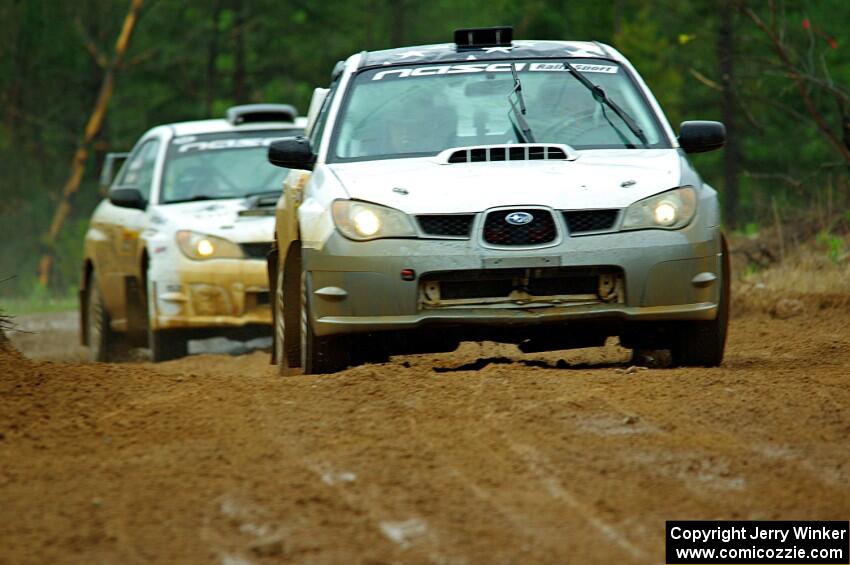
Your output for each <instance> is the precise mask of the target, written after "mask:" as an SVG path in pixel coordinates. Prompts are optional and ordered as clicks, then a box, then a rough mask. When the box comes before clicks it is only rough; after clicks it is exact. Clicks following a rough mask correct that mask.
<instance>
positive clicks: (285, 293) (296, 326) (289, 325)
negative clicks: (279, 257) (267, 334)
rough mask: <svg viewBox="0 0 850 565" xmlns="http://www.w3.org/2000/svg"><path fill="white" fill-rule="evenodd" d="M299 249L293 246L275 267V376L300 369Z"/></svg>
mask: <svg viewBox="0 0 850 565" xmlns="http://www.w3.org/2000/svg"><path fill="white" fill-rule="evenodd" d="M300 318H301V248H300V247H298V246H294V247H293V249H292V250H291V251H290V252H289V253H288V254H287V257H286V261H285V262H284V264H280V263H279V264H278V271H277V277H276V278H275V293H274V326H275V327H274V340H275V343H274V352H275V364H276V365H277V369H278V373H279V374H281V375H283V376H288V375H292V374H295V373H297V369H298V368H299V367H301V320H300Z"/></svg>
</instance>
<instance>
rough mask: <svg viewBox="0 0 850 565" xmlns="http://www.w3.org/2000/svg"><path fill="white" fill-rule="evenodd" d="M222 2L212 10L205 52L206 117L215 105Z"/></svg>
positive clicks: (218, 2) (219, 0)
mask: <svg viewBox="0 0 850 565" xmlns="http://www.w3.org/2000/svg"><path fill="white" fill-rule="evenodd" d="M221 9H222V2H221V0H218V1H217V2H216V3H215V7H214V8H213V13H212V19H211V21H210V24H211V25H212V30H211V34H210V42H209V48H208V50H207V84H206V96H205V97H204V107H205V108H206V115H207V116H212V112H213V104H214V103H215V91H216V83H217V82H218V69H217V68H216V61H217V60H218V26H219V25H220V23H221Z"/></svg>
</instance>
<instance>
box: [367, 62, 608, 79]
mask: <svg viewBox="0 0 850 565" xmlns="http://www.w3.org/2000/svg"><path fill="white" fill-rule="evenodd" d="M573 67H574V68H575V69H576V70H577V71H579V72H582V73H605V74H615V73H617V71H618V70H619V69H620V67H618V66H616V65H597V64H591V63H573ZM516 70H517V72H546V73H553V72H555V73H557V72H567V69H565V68H564V65H563V64H561V63H556V62H551V63H530V64H529V63H525V62H522V63H516ZM509 72H511V63H465V64H463V63H462V64H458V65H429V66H427V67H414V68H403V69H387V70H385V71H381V72H378V73H375V76H373V77H372V80H383V79H385V78H389V79H399V78H408V77H424V76H434V75H457V74H467V73H509Z"/></svg>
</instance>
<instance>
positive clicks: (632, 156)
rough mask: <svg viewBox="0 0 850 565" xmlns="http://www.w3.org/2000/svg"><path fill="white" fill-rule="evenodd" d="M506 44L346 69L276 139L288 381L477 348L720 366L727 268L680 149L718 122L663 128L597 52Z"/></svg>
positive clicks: (624, 76)
mask: <svg viewBox="0 0 850 565" xmlns="http://www.w3.org/2000/svg"><path fill="white" fill-rule="evenodd" d="M511 36H512V30H511V29H510V28H490V29H469V30H459V31H458V32H456V33H455V42H454V43H450V44H441V45H427V46H419V47H410V48H403V49H392V50H387V51H377V52H363V53H359V54H356V55H353V56H351V57H350V58H348V60H346V61H345V62H342V63H340V64H338V66H337V68H336V69H335V71H334V73H333V79H332V83H331V85H330V89H329V90H328V91H319V92H318V93H317V96H318V97H319V98H323V100H322V107H321V111H320V112H319V113H318V118H317V119H316V121H315V124H314V125H313V126H312V127H311V129H310V131H309V133H308V136H307V137H300V138H292V139H287V140H281V141H278V142H275V143H273V144H272V145H271V146H270V147H269V160H270V161H271V162H272V163H275V164H277V165H279V166H283V167H287V168H290V169H293V170H292V171H291V172H290V174H289V176H288V177H287V180H286V186H285V188H284V195H283V197H282V198H281V200H280V202H279V204H278V210H277V227H276V241H277V244H276V248H275V250H274V251H273V253H272V254H271V255H270V256H269V261H270V272H271V273H272V275H273V277H272V278H273V279H274V288H275V299H274V304H275V317H276V320H275V341H274V344H275V345H274V348H275V360H276V362H277V363H278V364H279V365H280V367H281V369H282V371H283V372H284V373H287V372H289V371H290V369H292V368H295V367H298V366H301V367H302V368H303V370H304V371H305V372H307V373H315V372H330V371H335V370H338V369H340V368H343V367H345V366H346V365H349V364H353V363H358V362H362V361H366V360H370V359H381V358H382V357H384V356H385V355H386V354H389V353H394V352H412V351H440V350H449V349H451V348H453V347H455V346H456V345H457V344H458V342H459V341H462V340H482V339H488V340H494V341H500V342H508V343H515V344H518V345H519V346H520V349H522V350H523V351H527V352H532V351H545V350H553V349H566V348H570V347H588V346H594V345H602V344H603V343H604V341H605V339H606V338H607V337H608V336H619V338H620V342H621V343H622V344H623V345H624V346H625V347H628V348H632V349H634V350H635V351H636V353H638V355H639V356H641V357H644V354H645V352H646V351H647V350H656V349H667V350H670V352H671V354H672V355H671V356H672V359H673V362H674V363H676V364H679V365H717V364H719V363H720V362H721V360H722V359H723V352H724V347H725V341H726V326H727V320H728V304H729V268H728V254H727V251H726V247H725V243H724V240H723V236H722V234H721V231H720V213H719V207H718V202H717V194H716V192H715V190H714V189H713V188H711V187H710V186H709V185H708V184H707V183H705V182H704V181H703V180H702V178H701V177H700V176H699V174H698V173H697V171H696V170H695V169H694V167H693V166H692V164H691V162H690V160H689V158H688V154H689V153H698V152H703V151H710V150H713V149H717V148H720V147H722V145H723V144H724V141H725V129H724V127H723V125H722V124H720V123H718V122H705V121H697V122H685V123H683V124H682V125H681V127H680V129H679V134H678V136H677V135H676V134H675V133H674V131H673V129H672V128H671V127H670V124H669V123H668V122H667V120H666V118H665V116H664V114H663V113H662V111H661V108H660V107H659V105H658V102H657V101H656V99H655V97H654V96H653V95H652V93H651V92H650V90H649V88H647V86H646V84H645V83H644V81H643V80H642V79H641V77H640V76H639V75H638V73H637V71H636V70H635V69H634V68H633V67H632V65H631V64H629V62H628V60H626V58H625V57H623V55H621V54H620V53H618V52H617V51H616V50H615V49H613V48H611V47H609V46H607V45H603V44H600V43H595V42H567V41H516V42H514V41H512V39H511ZM314 102H316V103H318V102H317V101H316V100H314Z"/></svg>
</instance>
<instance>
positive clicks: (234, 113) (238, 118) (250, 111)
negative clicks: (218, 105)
mask: <svg viewBox="0 0 850 565" xmlns="http://www.w3.org/2000/svg"><path fill="white" fill-rule="evenodd" d="M297 117H298V110H296V109H295V107H294V106H290V105H289V104H243V105H242V106H233V107H232V108H228V109H227V114H226V119H227V121H228V122H230V123H231V124H232V125H234V126H238V125H240V124H247V123H251V122H294V121H295V118H297Z"/></svg>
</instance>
